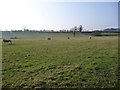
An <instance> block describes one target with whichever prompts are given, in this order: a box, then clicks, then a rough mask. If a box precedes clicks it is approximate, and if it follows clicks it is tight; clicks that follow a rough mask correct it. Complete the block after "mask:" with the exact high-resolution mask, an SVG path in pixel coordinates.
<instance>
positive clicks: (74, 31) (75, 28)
mask: <svg viewBox="0 0 120 90" xmlns="http://www.w3.org/2000/svg"><path fill="white" fill-rule="evenodd" d="M76 31H77V26H75V27H74V28H73V36H74V37H75V34H76Z"/></svg>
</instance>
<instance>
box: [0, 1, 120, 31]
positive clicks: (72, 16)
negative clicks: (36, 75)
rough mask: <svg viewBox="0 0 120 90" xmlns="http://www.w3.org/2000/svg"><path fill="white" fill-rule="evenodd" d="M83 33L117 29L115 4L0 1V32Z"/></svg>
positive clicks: (116, 7) (116, 8) (116, 5)
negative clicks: (77, 28) (76, 28)
mask: <svg viewBox="0 0 120 90" xmlns="http://www.w3.org/2000/svg"><path fill="white" fill-rule="evenodd" d="M79 25H82V26H83V29H84V30H96V29H105V28H109V27H118V2H48V1H46V2H41V1H40V0H0V30H2V31H4V30H11V29H12V30H23V28H26V29H31V30H34V29H35V30H41V29H42V30H43V29H46V30H61V29H68V30H69V29H70V28H73V27H74V26H79Z"/></svg>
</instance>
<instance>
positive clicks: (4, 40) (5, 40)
mask: <svg viewBox="0 0 120 90" xmlns="http://www.w3.org/2000/svg"><path fill="white" fill-rule="evenodd" d="M3 42H4V43H5V42H9V43H11V42H12V41H11V40H7V39H3Z"/></svg>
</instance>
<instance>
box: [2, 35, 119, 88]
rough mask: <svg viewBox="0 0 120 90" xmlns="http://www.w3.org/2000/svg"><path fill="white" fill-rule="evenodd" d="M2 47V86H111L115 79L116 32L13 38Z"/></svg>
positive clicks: (116, 61)
mask: <svg viewBox="0 0 120 90" xmlns="http://www.w3.org/2000/svg"><path fill="white" fill-rule="evenodd" d="M2 49H3V58H2V75H3V78H2V80H3V81H2V85H3V88H5V87H9V88H14V87H22V88H25V87H27V88H28V87H29V88H42V87H43V88H112V87H115V86H116V83H117V76H116V74H117V66H118V39H117V36H110V37H105V36H103V37H92V39H91V40H90V39H88V36H82V37H75V38H73V37H71V38H70V39H69V40H68V39H67V38H66V37H65V36H64V37H55V38H52V40H47V39H46V38H45V37H44V38H42V39H41V38H35V39H31V38H27V39H16V40H13V43H12V44H5V43H3V44H2Z"/></svg>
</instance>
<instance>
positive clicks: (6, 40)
mask: <svg viewBox="0 0 120 90" xmlns="http://www.w3.org/2000/svg"><path fill="white" fill-rule="evenodd" d="M67 39H70V37H67ZM89 39H92V37H91V36H89ZM47 40H51V38H50V37H49V38H47ZM3 42H4V43H6V42H7V43H12V40H10V39H3Z"/></svg>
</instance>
